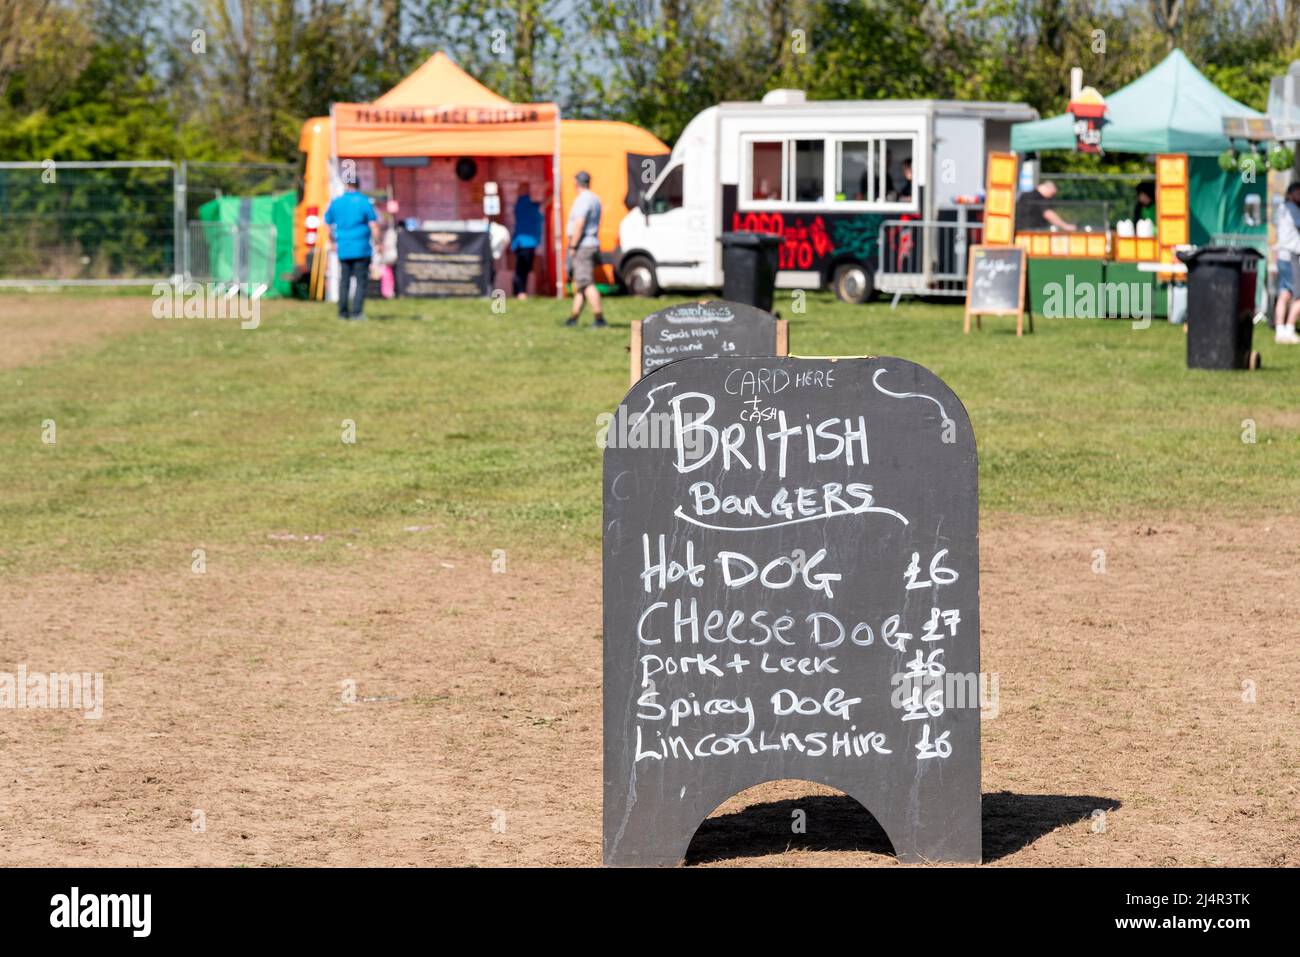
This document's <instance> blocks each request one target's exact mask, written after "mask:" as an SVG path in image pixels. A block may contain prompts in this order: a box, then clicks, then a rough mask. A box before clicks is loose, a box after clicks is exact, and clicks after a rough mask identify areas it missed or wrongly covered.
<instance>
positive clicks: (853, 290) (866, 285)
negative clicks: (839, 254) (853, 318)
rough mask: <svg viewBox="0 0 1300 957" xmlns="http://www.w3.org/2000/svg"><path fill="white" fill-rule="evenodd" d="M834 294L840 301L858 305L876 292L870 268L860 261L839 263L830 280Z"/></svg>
mask: <svg viewBox="0 0 1300 957" xmlns="http://www.w3.org/2000/svg"><path fill="white" fill-rule="evenodd" d="M831 287H832V288H833V289H834V290H835V296H836V298H838V299H839V300H840V301H841V302H851V303H853V304H854V305H860V304H862V303H864V302H866V301H867V300H869V299H870V298H871V297H872V296H874V295H875V294H876V289H875V284H874V281H873V279H872V276H871V272H870V270H868V269H867V267H866V266H864V265H862V263H840V264H839V265H838V266H836V267H835V277H834V279H832V280H831Z"/></svg>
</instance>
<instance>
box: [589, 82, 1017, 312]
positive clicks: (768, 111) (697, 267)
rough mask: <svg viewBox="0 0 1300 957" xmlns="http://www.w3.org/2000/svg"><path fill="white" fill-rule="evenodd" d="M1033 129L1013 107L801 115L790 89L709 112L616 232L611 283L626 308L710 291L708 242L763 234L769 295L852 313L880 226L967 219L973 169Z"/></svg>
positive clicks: (850, 107) (829, 107) (974, 185)
mask: <svg viewBox="0 0 1300 957" xmlns="http://www.w3.org/2000/svg"><path fill="white" fill-rule="evenodd" d="M1037 118H1038V113H1037V111H1036V110H1034V109H1032V108H1031V107H1028V106H1025V105H1023V104H1019V103H974V102H972V103H965V102H958V101H943V100H825V101H812V102H809V101H808V100H806V99H805V97H804V94H803V93H802V91H799V90H774V91H772V92H771V93H768V94H767V96H765V97H763V101H762V102H761V103H722V104H720V105H718V106H712V107H709V108H708V109H707V110H704V111H703V112H702V113H700V114H699V115H698V116H696V117H695V118H694V119H692V120H691V122H690V123H688V124H687V126H686V129H685V130H683V131H682V135H681V137H680V138H679V139H678V141H677V144H676V146H674V147H673V151H672V155H671V156H670V157H669V159H668V162H667V164H666V165H665V166H664V168H663V170H662V172H660V174H659V176H658V177H657V178H656V179H655V183H654V186H653V187H652V188H651V189H650V190H648V191H647V192H646V194H645V195H644V197H643V198H642V200H641V204H640V208H639V209H635V210H632V211H631V212H629V213H628V214H627V215H626V216H625V217H624V219H623V221H622V223H621V224H620V226H619V249H618V251H617V252H616V254H615V256H616V266H617V269H618V275H619V278H620V279H621V281H622V282H623V284H624V286H625V287H626V288H627V289H628V290H629V291H630V292H632V293H635V294H637V295H655V294H656V293H658V292H659V290H661V289H718V288H721V286H722V278H723V277H722V247H721V243H720V241H719V237H720V234H721V233H723V232H727V231H738V232H763V233H775V234H778V235H780V236H782V237H783V239H784V242H783V244H782V246H781V249H780V265H779V272H778V274H777V285H778V286H779V287H782V288H825V287H831V288H833V289H834V290H835V292H836V294H837V295H838V296H839V297H840V298H841V299H844V300H846V301H849V302H863V301H865V300H867V299H869V298H870V297H871V296H872V294H873V293H874V291H875V276H876V270H877V268H878V266H879V263H878V261H877V260H878V250H877V246H878V241H879V236H880V231H881V225H882V224H883V223H885V222H886V221H888V220H899V219H902V220H918V221H922V222H932V221H940V220H946V219H951V220H953V221H954V222H955V221H956V219H957V216H958V213H960V214H961V216H962V217H963V218H964V217H966V216H968V215H970V213H971V211H972V210H978V209H979V207H978V205H977V204H978V203H979V202H980V197H981V196H982V194H983V192H984V163H985V156H986V155H987V154H988V152H989V151H991V150H1006V149H1007V148H1008V147H1009V143H1010V139H1011V136H1010V128H1011V124H1012V123H1019V122H1022V121H1024V120H1032V119H1037ZM958 200H961V202H958ZM963 240H964V237H963ZM932 245H934V246H936V247H937V246H938V245H939V244H938V243H932ZM938 252H939V251H938V249H937V248H936V249H935V250H934V255H938ZM910 255H911V257H912V260H910V261H916V260H918V256H917V250H915V249H914V250H912V252H911V253H910ZM909 268H910V267H909Z"/></svg>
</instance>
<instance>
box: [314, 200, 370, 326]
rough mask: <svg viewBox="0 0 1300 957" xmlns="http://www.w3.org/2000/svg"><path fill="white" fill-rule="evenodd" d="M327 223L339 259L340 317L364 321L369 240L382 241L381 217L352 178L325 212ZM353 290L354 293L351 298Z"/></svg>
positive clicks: (368, 273)
mask: <svg viewBox="0 0 1300 957" xmlns="http://www.w3.org/2000/svg"><path fill="white" fill-rule="evenodd" d="M325 222H326V224H327V225H328V226H329V227H330V237H331V238H332V239H333V240H334V248H335V250H337V252H338V257H339V318H340V319H364V318H366V316H365V312H364V309H365V305H366V282H367V280H368V279H369V277H370V257H371V251H370V240H371V238H372V237H373V238H374V240H375V242H378V241H379V217H378V215H376V213H375V206H374V204H373V203H371V202H370V198H369V197H368V196H366V195H365V194H364V193H362V192H360V191H359V190H358V189H357V182H356V180H355V179H352V180H351V181H349V182H345V183H344V191H343V195H342V196H336V197H335V198H334V200H333V201H332V202H331V203H330V205H329V209H327V210H325ZM349 288H350V289H351V292H352V294H351V295H350V296H349V295H348V290H349Z"/></svg>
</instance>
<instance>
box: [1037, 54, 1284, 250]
mask: <svg viewBox="0 0 1300 957" xmlns="http://www.w3.org/2000/svg"><path fill="white" fill-rule="evenodd" d="M1261 115H1263V114H1261V113H1259V112H1257V111H1255V110H1252V109H1251V108H1250V107H1248V106H1246V105H1245V104H1244V103H1238V102H1237V101H1236V100H1234V99H1233V98H1232V97H1230V96H1228V95H1227V94H1226V93H1224V92H1223V91H1222V90H1220V89H1219V88H1218V87H1216V86H1215V85H1214V84H1213V83H1211V82H1210V81H1209V80H1208V79H1206V77H1205V74H1203V73H1202V72H1201V71H1200V70H1198V69H1196V67H1195V66H1193V65H1192V61H1191V60H1189V59H1187V56H1186V54H1184V53H1183V51H1182V50H1174V51H1173V52H1172V53H1170V54H1169V56H1167V57H1165V59H1164V60H1163V61H1161V62H1160V64H1159V65H1158V66H1156V67H1154V68H1153V69H1152V70H1150V71H1149V72H1147V73H1145V74H1143V75H1142V76H1140V77H1138V78H1137V79H1136V80H1134V81H1133V82H1132V83H1130V84H1129V85H1128V86H1126V87H1124V88H1123V89H1121V90H1118V91H1116V92H1115V93H1112V94H1111V95H1110V96H1108V97H1106V122H1105V124H1104V125H1103V126H1102V129H1101V148H1102V150H1103V151H1104V152H1107V153H1141V154H1148V153H1186V154H1188V177H1189V180H1190V181H1189V184H1188V186H1189V194H1190V206H1191V209H1190V210H1189V212H1190V215H1191V224H1190V225H1191V241H1192V242H1193V243H1196V244H1198V245H1203V244H1204V243H1207V242H1209V240H1210V237H1211V236H1212V235H1213V234H1215V233H1253V232H1256V231H1258V232H1260V233H1261V234H1263V233H1265V232H1266V226H1264V225H1263V224H1261V225H1260V226H1258V227H1248V226H1246V224H1245V220H1244V216H1243V205H1244V200H1245V197H1246V196H1247V195H1249V194H1252V193H1253V194H1256V195H1258V196H1260V197H1261V199H1260V201H1261V203H1263V201H1264V194H1265V185H1266V179H1267V177H1266V176H1260V177H1259V181H1258V182H1255V183H1246V182H1243V181H1242V176H1241V175H1240V174H1239V173H1236V172H1231V173H1224V172H1223V171H1222V170H1221V169H1220V168H1219V165H1218V160H1217V157H1218V155H1219V154H1221V153H1223V152H1224V151H1225V150H1227V149H1229V148H1230V147H1231V145H1232V144H1231V142H1230V141H1229V140H1228V138H1227V137H1226V136H1225V135H1224V133H1223V118H1224V117H1225V116H1246V117H1258V116H1261ZM1074 146H1075V141H1074V117H1072V116H1071V115H1070V114H1068V113H1065V114H1062V115H1061V116H1053V117H1051V118H1050V119H1045V120H1034V121H1032V122H1028V123H1017V124H1015V125H1013V126H1012V127H1011V148H1012V149H1013V150H1015V151H1016V152H1017V153H1020V154H1021V155H1023V154H1025V153H1031V152H1042V151H1044V150H1073V149H1074Z"/></svg>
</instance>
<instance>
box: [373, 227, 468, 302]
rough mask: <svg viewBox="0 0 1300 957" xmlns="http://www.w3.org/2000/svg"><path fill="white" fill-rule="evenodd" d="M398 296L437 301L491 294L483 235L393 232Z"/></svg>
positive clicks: (443, 231) (434, 231)
mask: <svg viewBox="0 0 1300 957" xmlns="http://www.w3.org/2000/svg"><path fill="white" fill-rule="evenodd" d="M394 274H395V278H396V280H397V294H398V295H399V296H422V297H427V298H440V297H446V296H487V295H490V294H491V293H492V244H491V241H490V239H489V237H488V234H487V233H486V232H481V231H478V232H461V231H459V230H449V229H447V230H430V231H424V230H407V229H402V230H398V232H397V266H396V269H395V270H394Z"/></svg>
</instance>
